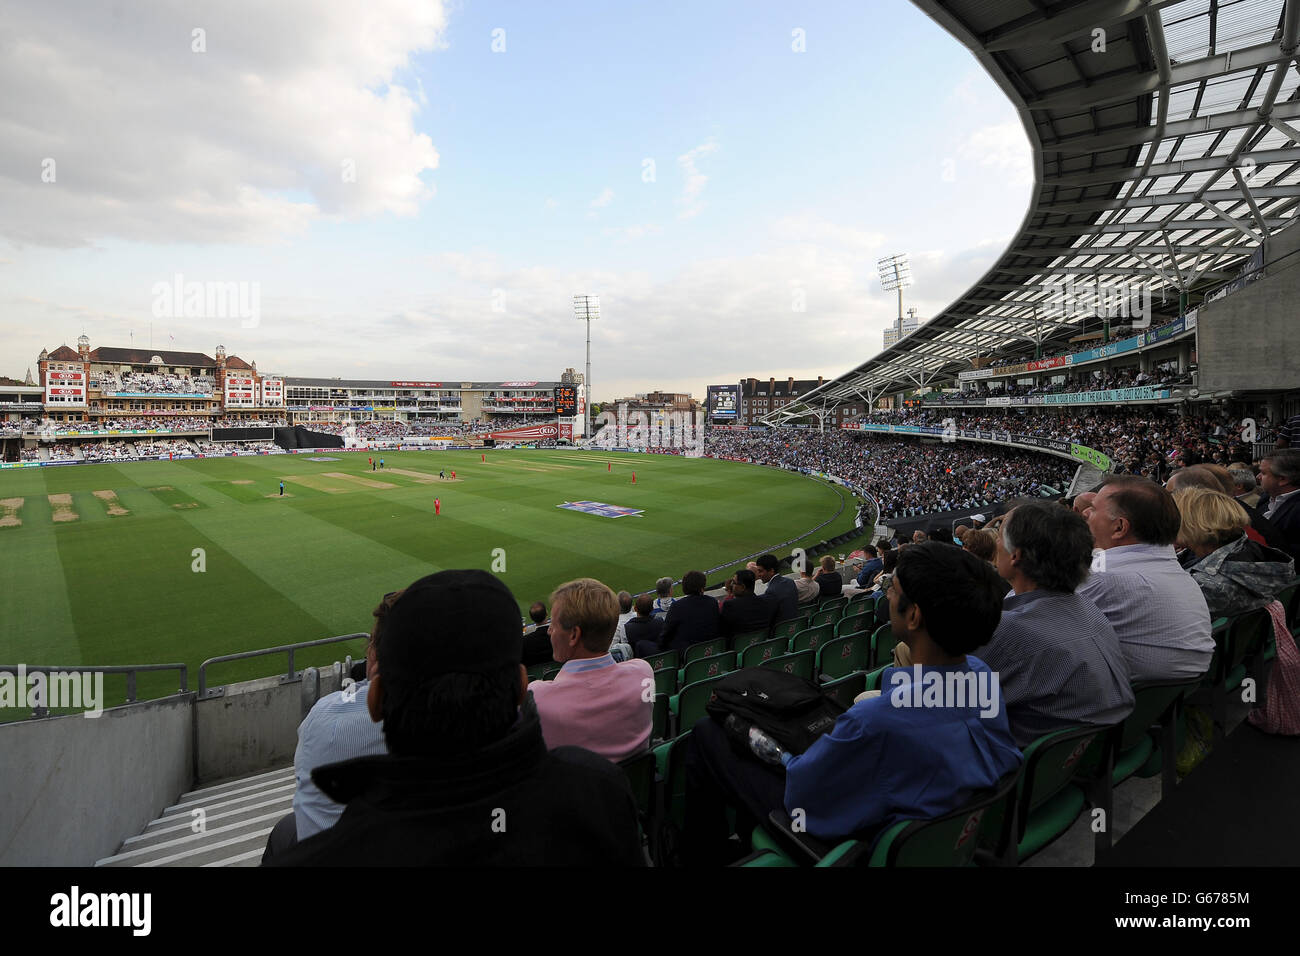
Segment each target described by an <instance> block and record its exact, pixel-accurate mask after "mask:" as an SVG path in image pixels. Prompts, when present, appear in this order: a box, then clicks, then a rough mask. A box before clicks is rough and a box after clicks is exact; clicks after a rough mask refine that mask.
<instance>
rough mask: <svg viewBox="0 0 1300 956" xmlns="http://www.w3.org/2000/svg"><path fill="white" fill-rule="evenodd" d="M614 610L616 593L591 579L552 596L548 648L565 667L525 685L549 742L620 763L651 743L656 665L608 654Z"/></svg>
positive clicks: (614, 623) (550, 745)
mask: <svg viewBox="0 0 1300 956" xmlns="http://www.w3.org/2000/svg"><path fill="white" fill-rule="evenodd" d="M618 615H619V606H618V598H617V597H616V596H615V595H614V592H613V591H611V590H610V589H609V588H607V587H606V586H605V585H603V584H601V583H600V582H599V581H597V580H595V579H593V578H579V579H578V580H576V581H570V582H568V583H567V584H562V585H560V586H559V587H558V588H556V590H555V593H554V594H552V595H551V630H550V635H551V651H552V656H553V657H554V658H555V660H557V661H559V662H560V663H562V664H563V665H564V666H563V667H561V668H560V672H559V673H558V674H556V675H555V679H554V680H549V681H533V682H532V683H530V684H529V685H528V689H529V690H530V691H532V694H533V700H534V701H535V702H536V704H537V713H538V715H539V716H540V717H541V720H542V737H543V738H545V740H546V746H547V747H548V748H552V749H553V748H555V747H562V746H575V747H585V748H586V749H588V750H590V751H592V752H594V753H598V754H600V755H601V756H602V757H605V758H607V759H609V760H612V761H615V762H618V761H620V760H623V759H625V758H627V757H632V756H635V755H636V754H639V753H641V752H643V751H644V750H645V749H646V748H647V747H648V746H649V745H650V730H651V715H652V711H653V709H654V690H655V679H654V669H653V668H651V666H650V665H649V664H647V663H646V662H645V661H642V660H631V661H625V662H623V663H622V664H618V663H615V661H614V658H613V657H611V656H610V653H609V645H610V641H611V640H612V639H613V637H614V631H615V629H616V628H617V627H618Z"/></svg>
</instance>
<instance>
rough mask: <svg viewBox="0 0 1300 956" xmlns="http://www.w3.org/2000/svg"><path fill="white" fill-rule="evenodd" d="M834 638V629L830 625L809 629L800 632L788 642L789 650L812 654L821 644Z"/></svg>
mask: <svg viewBox="0 0 1300 956" xmlns="http://www.w3.org/2000/svg"><path fill="white" fill-rule="evenodd" d="M834 636H835V627H834V625H831V624H823V625H822V626H821V627H810V628H807V629H805V630H802V631H800V632H799V633H798V634H796V635H795V636H794V639H793V640H792V641H791V642H790V650H791V651H792V652H794V651H813V652H814V653H815V652H816V651H817V649H818V648H820V647H821V646H822V645H823V644H825V643H826V642H827V641H829V640H830V639H831V638H833V637H834Z"/></svg>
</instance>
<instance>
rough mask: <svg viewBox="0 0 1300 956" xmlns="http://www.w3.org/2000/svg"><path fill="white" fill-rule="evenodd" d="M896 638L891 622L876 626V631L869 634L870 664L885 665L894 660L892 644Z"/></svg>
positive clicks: (895, 642) (874, 665)
mask: <svg viewBox="0 0 1300 956" xmlns="http://www.w3.org/2000/svg"><path fill="white" fill-rule="evenodd" d="M897 643H898V639H897V638H896V637H894V626H893V625H892V624H882V625H880V627H878V628H876V632H875V633H874V634H872V635H871V666H872V667H885V666H886V665H888V664H892V663H893V662H894V645H895V644H897Z"/></svg>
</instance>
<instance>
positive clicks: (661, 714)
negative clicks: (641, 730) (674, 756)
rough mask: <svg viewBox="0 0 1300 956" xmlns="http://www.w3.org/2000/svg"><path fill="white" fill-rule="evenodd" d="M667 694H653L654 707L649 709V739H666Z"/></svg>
mask: <svg viewBox="0 0 1300 956" xmlns="http://www.w3.org/2000/svg"><path fill="white" fill-rule="evenodd" d="M668 715H669V710H668V695H667V694H655V700H654V708H653V709H652V710H651V711H650V739H651V740H667V739H668Z"/></svg>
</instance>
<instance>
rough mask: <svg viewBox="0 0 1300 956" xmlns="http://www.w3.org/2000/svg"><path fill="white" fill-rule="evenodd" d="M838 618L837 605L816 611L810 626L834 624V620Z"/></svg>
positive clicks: (838, 610)
mask: <svg viewBox="0 0 1300 956" xmlns="http://www.w3.org/2000/svg"><path fill="white" fill-rule="evenodd" d="M839 619H840V609H839V608H837V607H833V608H829V609H828V610H825V611H818V612H817V613H816V614H814V615H813V616H812V624H811V626H812V627H821V626H822V625H825V624H829V625H832V626H834V624H835V622H836V621H838V620H839Z"/></svg>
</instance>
